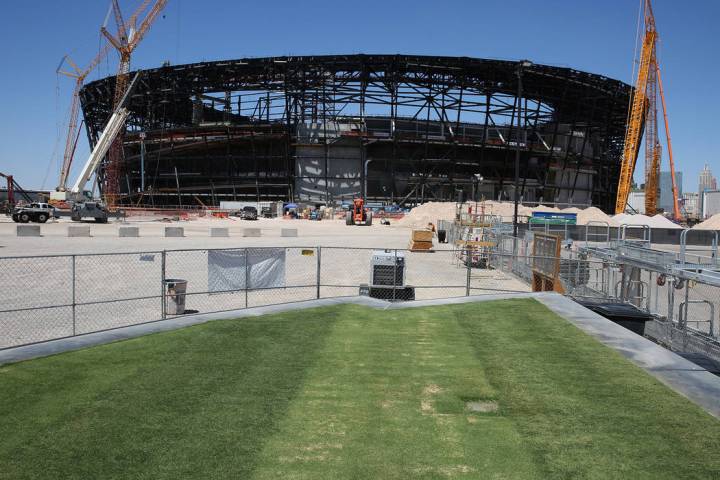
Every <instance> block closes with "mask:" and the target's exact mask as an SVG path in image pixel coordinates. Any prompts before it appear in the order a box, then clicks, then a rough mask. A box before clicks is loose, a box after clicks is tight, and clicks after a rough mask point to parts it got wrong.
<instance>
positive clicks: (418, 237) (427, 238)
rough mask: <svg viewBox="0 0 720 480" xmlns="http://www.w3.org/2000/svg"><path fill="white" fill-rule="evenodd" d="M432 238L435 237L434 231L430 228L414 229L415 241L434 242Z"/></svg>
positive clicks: (413, 239)
mask: <svg viewBox="0 0 720 480" xmlns="http://www.w3.org/2000/svg"><path fill="white" fill-rule="evenodd" d="M432 239H433V232H431V231H430V230H413V231H412V241H413V242H430V243H431V244H432ZM431 246H432V245H431Z"/></svg>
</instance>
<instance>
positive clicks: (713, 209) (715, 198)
mask: <svg viewBox="0 0 720 480" xmlns="http://www.w3.org/2000/svg"><path fill="white" fill-rule="evenodd" d="M718 213H720V190H705V191H704V192H703V194H702V217H701V218H703V219H705V218H710V217H712V216H713V215H715V214H718Z"/></svg>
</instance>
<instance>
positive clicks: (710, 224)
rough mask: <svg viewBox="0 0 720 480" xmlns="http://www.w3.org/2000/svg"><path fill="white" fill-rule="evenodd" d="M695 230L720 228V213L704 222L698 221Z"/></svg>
mask: <svg viewBox="0 0 720 480" xmlns="http://www.w3.org/2000/svg"><path fill="white" fill-rule="evenodd" d="M693 230H720V213H717V214H715V215H713V216H712V217H710V218H708V219H707V220H705V221H704V222H702V223H698V224H697V225H695V226H694V227H693Z"/></svg>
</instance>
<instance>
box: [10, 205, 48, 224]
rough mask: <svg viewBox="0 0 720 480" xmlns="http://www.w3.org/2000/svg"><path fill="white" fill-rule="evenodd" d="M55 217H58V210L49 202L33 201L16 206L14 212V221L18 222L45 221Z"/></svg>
mask: <svg viewBox="0 0 720 480" xmlns="http://www.w3.org/2000/svg"><path fill="white" fill-rule="evenodd" d="M54 217H57V212H56V210H55V207H53V206H52V205H50V204H49V203H40V202H33V203H30V204H29V205H22V206H18V207H15V208H14V209H13V212H12V219H13V222H16V223H28V222H35V223H45V222H47V221H48V220H49V219H51V218H54Z"/></svg>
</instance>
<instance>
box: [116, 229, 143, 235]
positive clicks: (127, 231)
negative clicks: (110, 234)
mask: <svg viewBox="0 0 720 480" xmlns="http://www.w3.org/2000/svg"><path fill="white" fill-rule="evenodd" d="M139 236H140V227H120V228H118V237H139Z"/></svg>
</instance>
